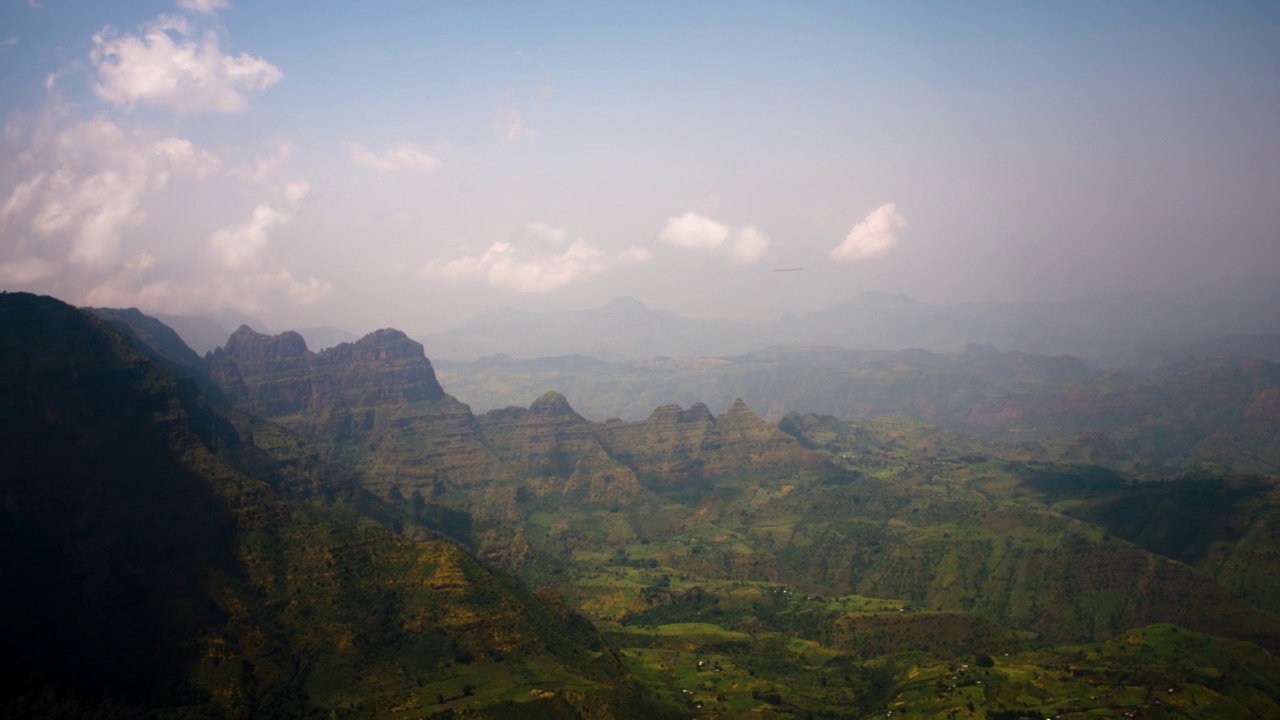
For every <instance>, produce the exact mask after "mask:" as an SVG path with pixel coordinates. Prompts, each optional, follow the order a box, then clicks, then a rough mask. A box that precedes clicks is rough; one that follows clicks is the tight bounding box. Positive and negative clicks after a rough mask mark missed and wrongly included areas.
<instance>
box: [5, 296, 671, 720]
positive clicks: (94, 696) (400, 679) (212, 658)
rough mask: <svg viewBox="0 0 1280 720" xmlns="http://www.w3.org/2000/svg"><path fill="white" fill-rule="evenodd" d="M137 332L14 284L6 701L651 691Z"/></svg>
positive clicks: (165, 708)
mask: <svg viewBox="0 0 1280 720" xmlns="http://www.w3.org/2000/svg"><path fill="white" fill-rule="evenodd" d="M108 314H110V313H108ZM131 319H132V320H133V321H134V322H135V324H137V323H138V320H139V319H138V318H136V317H134V318H131ZM144 324H145V323H144ZM157 330H158V329H157ZM171 339H172V338H170V337H169V336H168V335H167V334H166V333H163V332H159V331H157V332H154V333H151V334H149V335H147V336H146V338H145V341H147V342H159V343H162V344H163V343H166V342H168V341H170V340H171ZM140 340H142V336H139V335H128V334H125V333H122V332H121V331H120V330H118V329H117V328H116V327H115V326H114V325H112V324H110V323H108V322H106V321H104V320H102V319H100V318H99V317H97V316H95V315H92V314H89V313H85V312H82V311H79V310H76V309H74V308H71V307H69V306H67V305H65V304H63V303H61V302H59V301H56V300H53V299H50V298H42V297H36V296H31V295H26V294H3V295H0V407H3V408H4V412H3V413H0V433H2V434H3V437H5V438H6V448H7V453H6V455H7V456H6V462H5V463H3V464H0V496H2V497H3V498H4V503H3V505H2V506H0V572H2V573H3V576H4V578H5V584H6V588H7V591H6V592H5V593H3V595H2V596H0V666H2V667H3V670H4V673H3V678H2V679H0V708H3V712H4V714H5V715H6V716H8V717H17V716H26V715H35V716H68V717H70V716H76V715H86V716H87V715H93V716H95V717H138V716H143V717H151V716H157V717H211V718H212V717H218V718H237V717H302V716H317V715H330V714H341V715H342V716H345V717H382V716H392V715H396V713H402V712H404V711H406V710H409V709H417V710H416V711H417V712H418V713H424V712H435V713H441V714H443V715H445V716H447V715H449V714H450V713H452V712H458V711H465V712H466V713H468V716H469V717H471V716H474V717H512V716H529V713H533V714H535V715H536V714H545V715H554V716H562V717H579V716H590V717H616V716H618V715H619V714H622V715H626V714H627V713H630V712H647V713H650V714H651V713H652V712H653V711H652V709H650V710H645V709H644V708H650V705H647V704H646V702H647V701H645V700H644V698H643V697H641V696H640V695H639V694H638V693H639V690H638V689H637V688H636V686H635V685H634V683H633V681H631V680H630V679H629V677H628V675H627V674H626V672H625V671H624V670H623V669H622V667H621V665H620V663H619V660H618V658H617V657H616V656H615V654H614V653H613V651H612V650H610V649H609V648H608V646H607V645H605V644H604V643H603V641H602V640H601V639H600V636H599V635H598V634H597V633H596V632H595V630H594V629H593V628H592V627H591V626H590V625H589V624H588V623H587V622H586V621H584V620H582V619H581V618H580V617H578V616H577V615H575V614H573V613H572V612H571V611H570V610H569V609H568V608H566V607H565V606H564V605H563V604H562V603H561V602H559V601H558V600H557V599H556V598H555V597H554V596H553V595H551V594H547V593H534V592H532V591H530V590H529V589H528V588H527V587H526V586H524V585H523V584H521V583H519V582H518V581H516V580H514V579H513V578H511V577H508V576H504V575H500V574H495V573H494V572H493V571H491V570H490V569H488V568H486V567H485V566H484V565H482V564H480V563H479V562H478V561H477V560H476V559H475V558H474V557H472V556H471V555H470V554H469V553H467V552H466V550H465V549H463V548H462V547H460V546H458V545H457V544H455V543H453V542H450V541H448V540H444V539H439V538H436V539H423V540H416V541H415V540H409V539H407V538H405V537H403V536H400V535H397V534H394V533H392V532H390V531H388V530H387V529H384V528H383V527H381V526H380V525H378V524H376V523H374V522H372V521H370V520H368V519H363V518H361V517H359V516H358V515H356V514H355V513H354V512H353V511H352V510H351V509H349V508H348V507H344V506H343V504H341V503H338V504H334V503H332V502H329V503H326V502H322V501H319V500H320V499H321V498H323V496H324V495H325V494H326V492H327V493H329V494H330V495H332V493H333V491H334V490H341V488H342V486H343V484H344V482H345V480H344V479H343V477H342V473H340V472H338V471H336V470H334V469H331V468H329V467H327V465H325V464H324V462H323V461H322V460H320V459H318V458H316V457H315V456H313V455H312V456H310V458H311V459H310V460H307V458H308V456H309V454H308V451H306V450H305V446H304V445H299V444H297V443H296V442H293V441H289V440H288V439H287V437H285V436H284V435H282V432H283V431H279V430H275V429H272V428H271V427H270V426H267V425H263V424H261V422H260V421H252V422H250V421H245V420H244V419H243V418H240V419H239V420H238V421H236V422H233V419H231V418H228V417H227V416H224V415H222V414H221V411H219V410H218V409H217V408H216V407H215V406H214V405H213V404H211V403H210V402H209V400H208V399H207V398H206V396H204V395H203V394H201V393H200V391H199V387H198V385H197V384H196V383H195V382H194V381H193V380H191V379H190V378H188V377H186V376H183V375H180V374H178V373H176V372H174V371H173V370H171V369H167V368H165V367H162V366H161V365H159V364H157V363H156V362H155V361H153V360H152V359H151V358H149V357H147V356H145V355H143V354H142V353H140V352H138V350H137V349H135V347H134V344H133V343H134V342H136V341H140ZM392 344H394V343H392ZM171 350H172V351H173V352H175V353H177V354H179V355H184V354H183V353H181V351H180V349H178V348H171ZM188 352H190V351H188ZM187 359H189V358H187ZM237 422H240V423H241V424H240V425H238V424H237ZM246 422H247V423H249V425H253V424H254V423H257V424H256V425H255V427H256V428H257V431H256V432H245V431H243V430H242V429H241V428H242V427H247V426H249V425H245V424H243V423H246ZM259 435H262V436H264V437H263V438H262V439H261V440H259V439H258V436H259ZM290 443H292V448H293V449H292V450H291V451H288V452H285V449H286V447H287V446H289V445H290ZM308 480H309V481H310V482H312V483H315V482H319V483H320V485H319V486H317V487H318V488H319V489H320V492H317V493H315V495H316V497H317V500H316V501H309V500H304V499H300V498H301V497H302V496H306V495H308V494H309V493H307V492H305V491H299V489H300V488H305V487H306V486H307V484H308ZM530 686H532V687H535V688H537V689H538V692H536V693H530V690H529V688H530ZM396 716H398V715H396Z"/></svg>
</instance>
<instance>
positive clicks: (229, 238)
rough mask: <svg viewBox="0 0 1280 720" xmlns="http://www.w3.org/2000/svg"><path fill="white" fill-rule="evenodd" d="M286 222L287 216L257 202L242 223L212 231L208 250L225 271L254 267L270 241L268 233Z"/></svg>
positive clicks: (265, 204) (288, 217)
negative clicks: (248, 216) (227, 269)
mask: <svg viewBox="0 0 1280 720" xmlns="http://www.w3.org/2000/svg"><path fill="white" fill-rule="evenodd" d="M289 219H290V216H289V215H286V214H284V213H282V212H277V211H276V210H275V209H273V208H272V207H271V206H270V205H269V204H267V203H265V202H264V203H259V204H258V206H257V207H256V208H254V209H253V215H252V216H251V217H250V218H249V219H248V220H247V221H246V222H244V223H242V224H240V225H232V226H230V227H225V228H222V229H221V230H218V231H216V232H214V233H213V235H212V236H211V237H210V238H209V247H210V249H212V250H213V252H214V255H215V256H216V257H217V258H218V260H219V261H221V262H222V264H223V265H225V266H226V267H228V268H232V269H235V268H245V267H255V266H257V265H258V264H259V263H260V262H261V260H262V249H263V248H264V247H266V244H267V241H268V240H270V239H271V230H272V229H273V228H275V227H276V226H278V225H280V224H282V223H285V222H287V221H288V220H289Z"/></svg>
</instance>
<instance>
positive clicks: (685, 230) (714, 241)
mask: <svg viewBox="0 0 1280 720" xmlns="http://www.w3.org/2000/svg"><path fill="white" fill-rule="evenodd" d="M727 239H729V226H728V225H724V224H722V223H718V222H716V221H715V220H712V219H711V218H709V217H706V216H704V215H699V214H698V213H695V212H687V213H685V214H683V215H681V216H680V217H670V218H667V224H666V226H664V227H663V228H662V232H660V233H658V242H660V243H666V244H668V245H674V246H676V247H678V248H686V249H694V250H712V251H716V250H719V249H720V248H721V247H722V246H723V245H724V242H725V240H727Z"/></svg>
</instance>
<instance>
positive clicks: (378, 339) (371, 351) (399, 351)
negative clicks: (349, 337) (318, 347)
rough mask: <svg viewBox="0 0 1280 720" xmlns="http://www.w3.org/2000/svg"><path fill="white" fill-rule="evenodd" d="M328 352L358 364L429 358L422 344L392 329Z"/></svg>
mask: <svg viewBox="0 0 1280 720" xmlns="http://www.w3.org/2000/svg"><path fill="white" fill-rule="evenodd" d="M327 352H332V353H336V354H337V355H349V356H350V357H351V358H352V359H354V360H356V361H358V362H370V361H376V360H425V359H426V357H427V355H426V352H425V351H424V350H423V348H422V344H421V343H419V342H416V341H414V340H410V339H409V336H408V335H405V334H404V333H403V332H400V331H399V330H395V329H392V328H383V329H382V330H375V331H373V332H371V333H369V334H368V335H365V336H364V337H362V338H360V339H359V340H357V341H355V342H354V343H343V344H342V345H338V346H337V347H333V348H330V349H329V350H328V351H327ZM322 354H323V353H322Z"/></svg>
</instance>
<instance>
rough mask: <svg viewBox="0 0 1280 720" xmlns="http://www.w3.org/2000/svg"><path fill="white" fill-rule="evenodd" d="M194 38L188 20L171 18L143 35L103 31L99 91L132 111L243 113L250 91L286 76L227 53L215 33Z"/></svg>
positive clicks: (97, 47)
mask: <svg viewBox="0 0 1280 720" xmlns="http://www.w3.org/2000/svg"><path fill="white" fill-rule="evenodd" d="M204 4H211V3H207V2H206V3H204ZM212 4H216V3H212ZM193 35H194V32H193V30H192V28H191V26H190V24H189V23H188V22H187V20H186V19H185V18H182V17H177V16H172V15H162V16H160V17H159V18H157V19H155V20H153V21H151V22H150V23H148V24H147V25H146V26H145V27H144V28H143V32H142V34H141V35H130V34H124V35H118V34H117V32H116V30H115V29H114V28H111V27H106V28H103V30H102V31H101V32H99V33H98V34H96V35H94V36H93V50H92V51H91V52H90V54H89V58H90V60H92V62H93V64H94V67H95V68H97V71H98V76H99V82H98V83H97V84H96V85H94V90H95V91H96V92H97V93H98V96H99V97H101V98H102V99H104V100H106V101H107V102H110V103H112V104H114V105H117V106H124V107H129V108H132V107H134V106H135V105H137V104H138V103H143V104H149V105H166V106H169V107H172V108H173V109H175V110H177V111H178V112H182V113H202V112H239V111H241V110H244V109H245V108H246V107H248V104H249V103H248V100H247V99H246V97H245V96H246V94H247V93H249V92H253V91H259V90H265V89H267V88H269V87H271V86H272V85H274V84H276V83H277V82H279V81H280V79H281V78H283V77H284V73H282V72H281V71H280V69H279V68H277V67H276V66H275V65H272V64H271V63H269V62H267V61H266V60H263V59H262V58H259V57H252V56H250V55H248V54H247V53H243V52H242V53H240V54H239V55H236V56H231V55H226V54H223V52H222V50H221V49H220V48H219V42H220V40H219V37H218V34H217V33H216V32H213V31H208V32H205V33H204V34H203V35H202V36H200V37H198V38H195V37H193Z"/></svg>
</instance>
